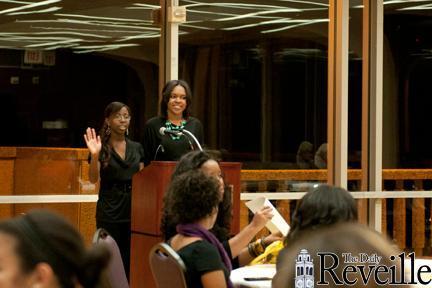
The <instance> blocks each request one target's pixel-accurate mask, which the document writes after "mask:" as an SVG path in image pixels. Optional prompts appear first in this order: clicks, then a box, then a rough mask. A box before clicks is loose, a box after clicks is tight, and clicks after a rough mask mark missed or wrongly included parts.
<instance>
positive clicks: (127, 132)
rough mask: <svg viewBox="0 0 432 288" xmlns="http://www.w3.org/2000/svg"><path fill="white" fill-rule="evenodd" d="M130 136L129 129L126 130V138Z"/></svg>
mask: <svg viewBox="0 0 432 288" xmlns="http://www.w3.org/2000/svg"><path fill="white" fill-rule="evenodd" d="M128 135H129V128H127V129H126V136H128Z"/></svg>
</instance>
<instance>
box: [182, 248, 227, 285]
mask: <svg viewBox="0 0 432 288" xmlns="http://www.w3.org/2000/svg"><path fill="white" fill-rule="evenodd" d="M177 254H179V256H180V258H182V260H183V262H184V263H185V265H186V282H187V287H191V288H199V287H203V286H202V283H201V276H202V275H203V274H205V273H208V272H212V271H217V270H222V271H223V272H224V275H225V280H228V278H229V272H228V270H227V268H226V267H225V265H224V264H223V262H222V259H221V257H220V255H219V252H218V250H217V249H216V247H215V246H213V245H212V244H210V243H209V242H207V241H204V240H201V241H195V242H192V243H190V244H188V245H186V246H184V247H183V248H181V249H180V250H178V251H177Z"/></svg>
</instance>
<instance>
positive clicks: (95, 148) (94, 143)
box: [84, 127, 102, 156]
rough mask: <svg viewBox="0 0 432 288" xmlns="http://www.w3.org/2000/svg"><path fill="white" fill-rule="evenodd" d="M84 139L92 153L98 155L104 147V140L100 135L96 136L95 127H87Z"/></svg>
mask: <svg viewBox="0 0 432 288" xmlns="http://www.w3.org/2000/svg"><path fill="white" fill-rule="evenodd" d="M84 141H85V142H86V145H87V148H88V150H89V152H90V154H91V155H92V156H93V155H98V154H99V152H100V151H101V149H102V142H101V138H100V136H99V135H97V136H96V131H95V129H93V128H90V127H89V128H87V130H86V134H84Z"/></svg>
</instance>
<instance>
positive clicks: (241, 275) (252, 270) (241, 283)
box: [230, 258, 432, 288]
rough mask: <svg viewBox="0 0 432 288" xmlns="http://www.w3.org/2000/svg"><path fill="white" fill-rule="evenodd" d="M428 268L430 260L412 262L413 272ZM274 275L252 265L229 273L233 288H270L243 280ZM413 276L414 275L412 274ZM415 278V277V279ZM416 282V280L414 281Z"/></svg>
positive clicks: (430, 275) (268, 268)
mask: <svg viewBox="0 0 432 288" xmlns="http://www.w3.org/2000/svg"><path fill="white" fill-rule="evenodd" d="M405 265H406V266H405V273H406V275H410V261H409V259H407V260H406V261H405ZM423 265H426V266H429V267H431V268H432V259H430V258H429V259H420V258H417V259H415V262H414V269H415V271H417V270H418V268H419V267H420V266H423ZM275 274H276V267H275V265H271V264H268V265H253V266H245V267H241V268H238V269H234V270H233V271H231V276H230V278H231V281H232V282H233V284H234V286H236V287H256V288H271V280H264V281H263V280H261V281H247V280H245V278H249V277H250V278H256V277H268V278H273V276H274V275H275ZM414 275H415V276H417V275H416V273H414ZM415 278H417V277H415ZM422 279H423V280H424V281H428V280H430V279H432V273H424V274H422ZM415 280H416V281H417V279H415ZM430 285H431V284H429V285H421V284H417V285H411V286H412V287H431V286H430Z"/></svg>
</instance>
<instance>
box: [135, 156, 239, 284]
mask: <svg viewBox="0 0 432 288" xmlns="http://www.w3.org/2000/svg"><path fill="white" fill-rule="evenodd" d="M176 164H177V162H170V161H163V162H162V161H153V162H151V164H150V165H149V166H147V167H146V168H144V169H143V170H142V171H140V172H138V173H137V174H135V175H134V176H133V178H132V224H131V225H132V238H131V259H130V260H131V261H130V263H131V264H130V265H131V267H130V286H131V288H138V287H146V288H152V287H154V288H156V285H155V283H154V281H153V277H152V274H151V270H150V267H149V260H148V258H149V252H150V249H151V248H152V247H153V246H154V245H155V244H157V243H158V242H160V241H162V236H161V232H160V228H159V227H160V221H161V216H162V206H163V197H164V194H165V191H166V190H167V188H168V185H169V182H170V180H171V174H172V172H173V171H174V168H175V165H176ZM219 164H220V166H221V169H222V172H223V173H224V175H225V178H224V179H225V183H226V184H229V185H232V191H233V193H232V197H233V199H232V201H233V221H232V223H231V234H237V233H238V231H239V229H240V216H239V213H240V188H241V187H240V185H241V184H240V170H241V163H237V162H220V163H219ZM167 276H168V277H169V275H167Z"/></svg>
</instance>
